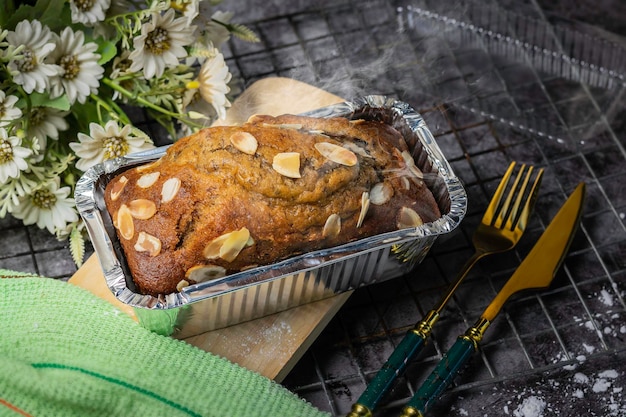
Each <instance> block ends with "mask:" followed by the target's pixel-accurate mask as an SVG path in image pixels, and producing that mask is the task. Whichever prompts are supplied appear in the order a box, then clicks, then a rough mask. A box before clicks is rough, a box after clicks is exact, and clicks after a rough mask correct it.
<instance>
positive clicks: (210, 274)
mask: <svg viewBox="0 0 626 417" xmlns="http://www.w3.org/2000/svg"><path fill="white" fill-rule="evenodd" d="M225 276H226V268H224V267H221V266H218V265H196V266H192V267H191V268H189V269H188V270H187V272H185V278H187V279H189V280H191V281H194V282H197V283H200V282H207V281H213V280H214V279H217V278H222V277H225Z"/></svg>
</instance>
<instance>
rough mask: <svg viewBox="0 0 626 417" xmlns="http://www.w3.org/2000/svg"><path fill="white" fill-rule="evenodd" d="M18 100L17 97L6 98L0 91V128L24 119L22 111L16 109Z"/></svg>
mask: <svg viewBox="0 0 626 417" xmlns="http://www.w3.org/2000/svg"><path fill="white" fill-rule="evenodd" d="M17 100H18V98H17V97H16V96H8V97H7V96H6V94H5V93H4V91H2V90H0V127H2V126H7V125H8V124H9V123H11V121H12V120H17V119H19V118H20V117H22V111H21V110H20V109H19V108H17V107H15V103H17Z"/></svg>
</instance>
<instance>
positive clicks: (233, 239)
mask: <svg viewBox="0 0 626 417" xmlns="http://www.w3.org/2000/svg"><path fill="white" fill-rule="evenodd" d="M252 245H254V239H252V238H251V237H250V231H249V230H248V229H247V228H245V227H242V228H241V229H239V230H236V231H233V232H228V233H224V234H223V235H221V236H218V237H216V238H215V239H213V240H212V241H211V242H209V244H208V245H206V247H205V248H204V251H203V252H202V254H203V255H204V257H205V258H207V259H218V258H222V259H224V260H225V261H227V262H232V261H234V260H235V258H236V257H237V255H239V252H241V250H242V249H243V248H244V247H246V246H252Z"/></svg>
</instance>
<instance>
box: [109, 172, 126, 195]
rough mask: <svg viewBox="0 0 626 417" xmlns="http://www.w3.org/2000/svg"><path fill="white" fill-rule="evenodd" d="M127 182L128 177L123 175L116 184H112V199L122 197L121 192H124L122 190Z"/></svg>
mask: <svg viewBox="0 0 626 417" xmlns="http://www.w3.org/2000/svg"><path fill="white" fill-rule="evenodd" d="M127 183H128V178H126V177H125V176H124V175H122V176H121V177H119V179H118V180H117V181H115V184H113V185H112V186H111V200H113V201H115V200H117V199H118V198H119V197H120V194H122V191H123V190H124V187H126V184H127Z"/></svg>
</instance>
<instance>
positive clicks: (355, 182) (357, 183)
mask: <svg viewBox="0 0 626 417" xmlns="http://www.w3.org/2000/svg"><path fill="white" fill-rule="evenodd" d="M105 201H106V206H107V210H108V211H109V213H110V214H111V217H112V219H113V224H114V226H115V228H116V231H117V235H118V237H119V240H120V243H121V245H122V248H123V251H124V254H125V259H126V262H127V264H128V267H129V269H130V272H131V274H132V277H133V280H134V283H135V284H136V286H137V288H138V290H139V291H140V292H141V293H143V294H151V295H159V294H169V293H172V292H175V291H180V289H181V288H182V287H184V286H187V285H190V284H194V283H199V282H203V281H206V280H211V279H215V278H217V277H221V276H224V275H226V274H230V273H234V272H238V271H241V270H244V269H248V268H252V267H255V266H259V265H266V264H271V263H274V262H277V261H279V260H282V259H286V258H288V257H291V256H294V255H297V254H300V253H304V252H310V251H313V250H317V249H322V248H328V247H333V246H337V245H340V244H343V243H347V242H350V241H354V240H357V239H360V238H364V237H368V236H372V235H376V234H380V233H384V232H389V231H393V230H397V229H399V228H408V227H416V226H419V225H421V224H422V223H425V222H431V221H433V220H436V219H438V218H439V217H440V215H441V214H440V212H439V208H438V206H437V203H436V202H435V199H434V197H433V195H432V193H431V192H430V190H429V189H428V187H427V186H426V184H425V183H424V181H423V175H422V173H421V171H420V170H419V169H418V168H417V167H416V165H415V163H414V161H413V159H412V157H411V156H410V153H409V149H408V146H407V144H406V143H405V141H404V138H403V137H402V135H401V134H400V133H399V132H398V131H396V130H395V129H394V128H392V127H390V126H389V125H387V124H384V123H381V122H377V121H366V120H349V119H346V118H341V117H337V118H328V119H326V118H312V117H305V116H293V115H284V116H279V117H271V116H253V117H252V118H251V119H250V120H249V121H248V122H247V123H245V124H243V125H241V126H219V127H211V128H207V129H204V130H201V131H199V132H198V133H195V134H193V135H191V136H188V137H186V138H182V139H180V140H178V141H177V142H176V143H174V144H173V145H172V146H171V147H170V148H169V149H168V150H167V152H166V154H165V155H164V156H163V157H162V158H160V159H159V160H157V161H155V162H153V163H150V164H147V165H142V166H138V167H134V168H131V169H128V170H126V171H124V172H122V173H121V174H119V175H117V176H116V177H115V178H113V179H112V180H111V181H110V182H109V183H108V185H107V188H106V191H105Z"/></svg>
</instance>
